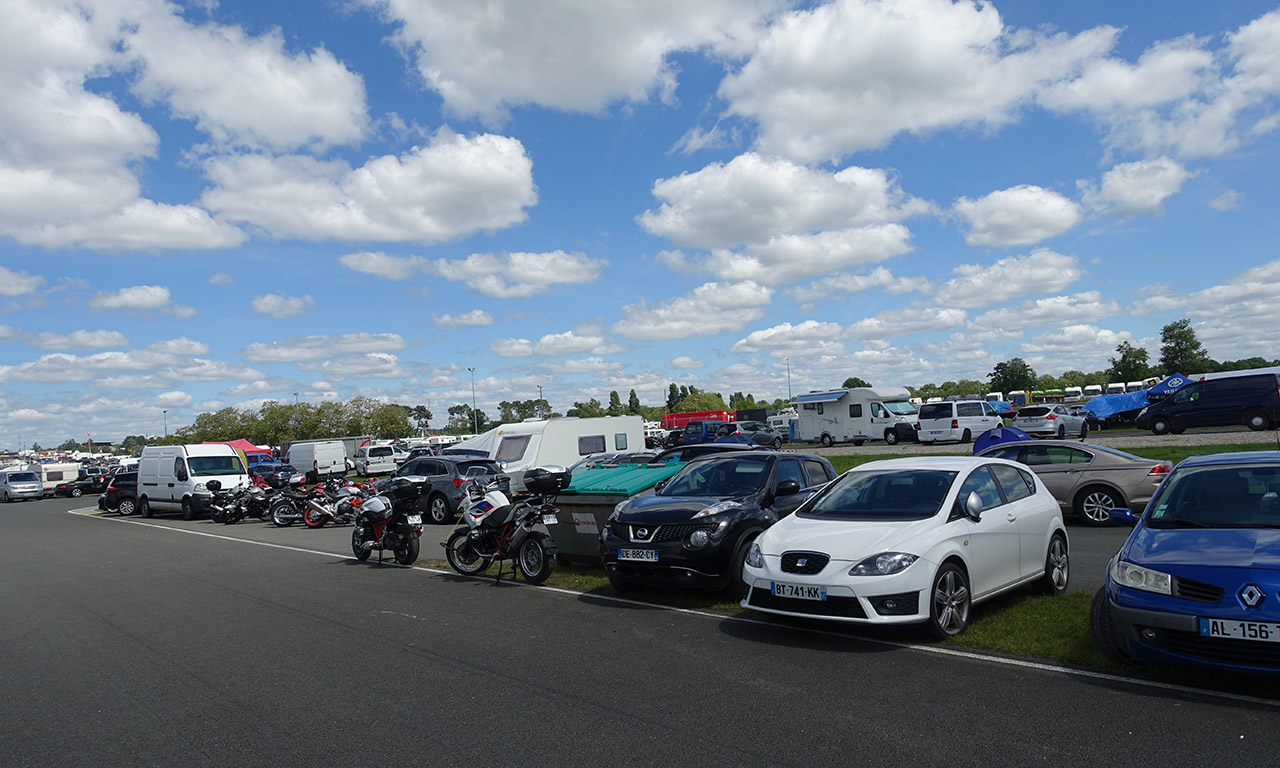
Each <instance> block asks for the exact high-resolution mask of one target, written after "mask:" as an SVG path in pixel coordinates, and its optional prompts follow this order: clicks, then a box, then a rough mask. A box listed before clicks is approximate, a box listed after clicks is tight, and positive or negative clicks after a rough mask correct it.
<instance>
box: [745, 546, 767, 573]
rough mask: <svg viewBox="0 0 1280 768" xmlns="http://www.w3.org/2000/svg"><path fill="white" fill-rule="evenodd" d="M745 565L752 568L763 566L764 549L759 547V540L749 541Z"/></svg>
mask: <svg viewBox="0 0 1280 768" xmlns="http://www.w3.org/2000/svg"><path fill="white" fill-rule="evenodd" d="M747 565H749V566H751V567H752V568H763V567H764V551H763V550H761V549H760V542H758V541H753V542H751V548H750V549H748V550H747Z"/></svg>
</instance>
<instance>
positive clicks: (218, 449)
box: [138, 443, 249, 520]
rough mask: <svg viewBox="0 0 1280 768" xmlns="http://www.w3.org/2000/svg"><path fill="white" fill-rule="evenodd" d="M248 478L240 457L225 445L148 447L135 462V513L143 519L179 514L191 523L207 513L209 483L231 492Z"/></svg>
mask: <svg viewBox="0 0 1280 768" xmlns="http://www.w3.org/2000/svg"><path fill="white" fill-rule="evenodd" d="M248 477H249V475H248V472H247V470H246V469H245V466H244V463H243V462H242V461H241V459H240V455H239V454H237V453H236V451H235V449H234V448H232V447H231V446H229V445H222V444H220V443H209V444H199V445H149V446H147V447H146V448H143V449H142V458H141V459H140V460H139V461H138V510H139V511H140V512H142V516H143V517H151V516H152V515H153V514H155V513H156V512H182V517H183V519H184V520H194V519H196V517H197V516H199V515H203V514H206V513H207V512H208V511H209V502H210V501H211V500H212V499H213V494H212V493H211V492H210V491H209V487H208V484H209V482H210V481H212V480H217V481H218V482H219V483H221V484H222V487H223V488H224V489H231V488H236V487H238V486H241V485H244V484H245V483H246V482H248Z"/></svg>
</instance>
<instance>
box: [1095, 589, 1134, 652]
mask: <svg viewBox="0 0 1280 768" xmlns="http://www.w3.org/2000/svg"><path fill="white" fill-rule="evenodd" d="M1089 632H1090V633H1091V634H1092V635H1093V642H1094V644H1095V645H1097V646H1098V650H1100V651H1102V655H1103V656H1106V657H1107V658H1108V659H1111V660H1112V661H1116V662H1119V663H1121V664H1124V663H1127V662H1129V661H1131V659H1129V657H1128V656H1126V655H1125V653H1124V651H1122V650H1120V644H1119V643H1117V642H1116V624H1115V622H1114V621H1112V619H1111V606H1110V605H1108V604H1107V588H1106V586H1103V587H1102V588H1101V589H1099V590H1098V592H1097V594H1095V595H1094V596H1093V602H1092V603H1090V604H1089Z"/></svg>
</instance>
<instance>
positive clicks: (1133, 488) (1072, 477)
mask: <svg viewBox="0 0 1280 768" xmlns="http://www.w3.org/2000/svg"><path fill="white" fill-rule="evenodd" d="M978 455H979V456H994V457H996V458H999V459H1009V460H1010V461H1016V462H1019V463H1021V464H1026V465H1027V467H1029V468H1030V469H1031V471H1032V472H1035V473H1036V475H1037V476H1039V478H1040V479H1041V480H1042V481H1044V484H1045V487H1047V488H1048V489H1049V492H1050V493H1052V494H1053V497H1054V498H1055V499H1057V500H1058V504H1059V506H1061V507H1062V510H1063V511H1064V512H1074V513H1075V514H1077V515H1079V516H1080V518H1081V520H1083V521H1084V522H1085V523H1087V524H1088V525H1107V524H1109V523H1110V522H1111V510H1112V509H1117V508H1127V509H1132V510H1133V511H1134V512H1137V513H1141V512H1142V510H1143V508H1144V507H1146V506H1147V502H1148V501H1150V500H1151V496H1152V494H1154V493H1155V491H1156V488H1157V487H1158V486H1159V485H1160V482H1161V481H1162V480H1164V478H1165V475H1167V474H1169V470H1170V469H1172V468H1173V464H1172V462H1168V461H1157V460H1156V459H1144V458H1142V457H1141V456H1134V455H1133V454H1131V453H1125V452H1124V451H1117V450H1116V449H1115V448H1108V447H1106V446H1102V445H1095V444H1094V443H1082V442H1077V441H1075V440H1037V441H1036V442H1034V443H1032V442H1028V441H1022V442H1017V443H1002V444H1000V445H993V446H991V447H990V448H988V449H986V450H985V451H982V452H981V453H979V454H978Z"/></svg>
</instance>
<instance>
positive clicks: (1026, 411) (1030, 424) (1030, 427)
mask: <svg viewBox="0 0 1280 768" xmlns="http://www.w3.org/2000/svg"><path fill="white" fill-rule="evenodd" d="M1011 426H1015V427H1017V428H1018V429H1020V430H1022V431H1023V432H1026V433H1027V434H1028V435H1031V436H1032V437H1056V438H1058V439H1059V440H1062V439H1064V438H1067V437H1078V438H1080V439H1081V440H1083V439H1084V437H1085V435H1087V434H1089V420H1088V419H1087V418H1085V417H1084V416H1080V415H1077V414H1073V413H1072V412H1071V409H1070V408H1068V407H1067V406H1065V405H1028V406H1025V407H1023V408H1022V409H1021V410H1019V411H1018V412H1017V413H1016V414H1014V415H1013V423H1012V425H1011Z"/></svg>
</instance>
